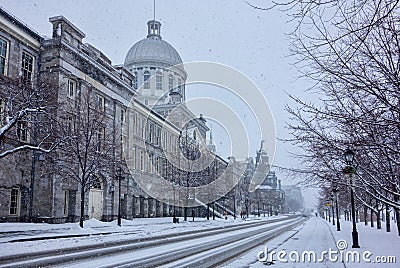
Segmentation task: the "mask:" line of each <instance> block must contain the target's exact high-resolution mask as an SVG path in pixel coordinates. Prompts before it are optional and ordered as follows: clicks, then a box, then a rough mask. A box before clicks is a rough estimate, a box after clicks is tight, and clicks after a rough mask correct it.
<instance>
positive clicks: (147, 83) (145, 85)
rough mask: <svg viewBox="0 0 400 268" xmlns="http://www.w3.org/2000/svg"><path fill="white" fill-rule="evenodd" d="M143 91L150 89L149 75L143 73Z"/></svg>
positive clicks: (146, 72)
mask: <svg viewBox="0 0 400 268" xmlns="http://www.w3.org/2000/svg"><path fill="white" fill-rule="evenodd" d="M144 89H150V73H149V72H148V71H145V72H144Z"/></svg>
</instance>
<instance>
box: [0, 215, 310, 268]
mask: <svg viewBox="0 0 400 268" xmlns="http://www.w3.org/2000/svg"><path fill="white" fill-rule="evenodd" d="M304 219H306V218H304V217H301V216H289V217H271V218H270V219H265V218H253V219H252V220H246V221H242V220H237V221H233V219H231V220H228V221H224V220H217V221H204V220H203V221H201V220H199V219H197V220H198V221H197V222H194V223H193V222H186V223H182V224H172V223H171V222H166V220H169V219H165V218H163V219H140V220H138V221H137V225H136V229H134V226H132V225H131V226H127V225H128V223H129V222H130V223H131V224H132V223H134V222H135V220H134V221H124V222H123V223H124V224H125V227H117V226H114V228H112V226H109V227H107V228H105V229H109V230H110V229H114V233H112V232H109V233H108V234H106V233H103V234H99V232H98V230H96V228H98V225H97V226H96V224H95V223H96V222H95V221H93V220H92V221H89V223H88V224H87V225H90V224H92V227H87V228H86V229H82V230H81V235H83V234H85V236H80V237H77V232H78V230H76V229H74V228H72V224H71V226H70V228H71V230H70V231H69V232H68V231H65V230H66V229H67V228H66V226H68V225H69V224H63V225H59V226H58V227H60V229H59V232H62V233H58V234H56V235H54V234H53V235H50V234H47V238H51V236H53V238H52V239H44V238H45V236H43V233H45V232H47V230H45V229H44V225H43V224H38V227H37V228H36V231H35V232H34V233H36V234H35V235H32V230H33V229H35V228H34V226H33V225H34V224H27V226H23V225H22V224H20V225H19V226H20V227H21V229H24V228H27V229H30V231H28V230H26V231H25V233H26V236H27V237H25V238H24V239H23V240H22V241H21V239H20V242H13V241H16V240H15V239H14V240H9V241H8V242H6V241H4V240H5V238H3V239H4V240H3V242H2V252H1V254H2V257H1V265H2V267H10V266H14V267H22V266H25V267H26V266H39V265H40V266H43V265H48V264H50V263H51V264H53V265H57V266H59V265H60V263H65V262H66V261H71V260H80V261H79V262H74V264H75V263H76V264H77V266H81V267H82V265H83V264H84V266H85V267H88V266H89V267H99V266H105V267H115V266H116V264H118V265H124V264H125V263H128V266H132V265H133V264H135V265H134V266H135V267H141V266H143V265H144V266H145V265H161V264H164V263H167V262H171V261H175V260H177V259H184V258H189V259H187V261H191V262H193V261H194V260H199V258H198V257H196V256H195V254H200V253H202V254H204V252H207V251H208V250H210V249H211V251H212V252H213V253H214V254H215V253H218V251H221V250H222V251H223V252H228V253H229V254H232V253H235V255H237V254H239V253H241V252H243V251H245V250H246V247H250V246H253V247H254V246H255V245H257V244H259V243H261V242H262V241H265V240H267V239H270V238H271V236H275V235H277V234H278V233H281V232H284V231H286V230H287V229H289V228H292V227H293V226H296V225H298V224H299V223H301V222H302V221H303V220H304ZM98 223H99V224H100V222H98ZM109 224H110V223H108V225H109ZM3 225H5V226H4V228H3V229H1V230H2V231H3V232H2V234H3V235H5V232H4V230H5V229H6V227H7V224H3ZM104 225H106V224H105V223H104ZM0 226H1V225H0ZM54 226H57V225H51V227H54ZM75 226H77V225H76V224H75ZM29 227H30V228H29ZM41 228H42V229H41ZM40 229H41V230H40ZM61 230H64V231H61ZM135 230H136V231H135ZM40 231H41V232H42V235H38V234H37V233H39V232H40ZM54 231H55V230H53V231H52V233H54ZM118 231H119V232H118ZM21 233H22V231H21ZM89 233H92V235H91V236H86V235H87V234H89ZM177 233H178V234H179V235H177ZM54 236H55V237H61V236H65V237H68V236H69V238H54ZM28 237H29V238H28ZM28 240H31V241H28ZM226 245H229V247H228V248H227V247H225V246H226ZM244 246H246V247H244ZM16 252H17V253H18V254H15V253H16ZM126 252H128V253H126ZM132 252H134V253H135V254H132ZM161 253H162V255H163V256H164V257H163V258H162V260H161V261H160V260H159V259H157V257H158V256H159V255H160V254H161ZM228 253H227V254H228ZM178 254H179V255H178ZM206 254H209V253H206ZM227 254H223V255H221V256H223V257H224V258H223V259H229V258H232V257H233V256H231V255H227ZM225 255H226V256H225ZM98 256H107V257H103V258H97V259H96V260H95V259H94V257H98ZM168 256H169V258H170V259H169V261H167V260H168V259H167V258H166V257H168ZM194 256H195V257H194ZM149 260H151V262H149ZM185 262H186V261H184V262H183V263H180V264H173V265H172V266H173V267H176V266H180V265H185V264H184V263H185ZM71 265H72V263H71V262H69V263H68V265H66V266H68V267H71ZM172 266H171V267H172Z"/></svg>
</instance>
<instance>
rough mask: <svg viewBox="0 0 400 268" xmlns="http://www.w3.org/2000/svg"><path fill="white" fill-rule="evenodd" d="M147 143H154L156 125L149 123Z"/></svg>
mask: <svg viewBox="0 0 400 268" xmlns="http://www.w3.org/2000/svg"><path fill="white" fill-rule="evenodd" d="M147 141H148V142H150V143H153V142H154V124H153V123H149V126H148V133H147Z"/></svg>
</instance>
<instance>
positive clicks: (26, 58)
mask: <svg viewBox="0 0 400 268" xmlns="http://www.w3.org/2000/svg"><path fill="white" fill-rule="evenodd" d="M21 71H22V77H23V79H24V81H32V74H33V56H32V55H31V54H29V53H27V52H25V51H23V52H22V65H21Z"/></svg>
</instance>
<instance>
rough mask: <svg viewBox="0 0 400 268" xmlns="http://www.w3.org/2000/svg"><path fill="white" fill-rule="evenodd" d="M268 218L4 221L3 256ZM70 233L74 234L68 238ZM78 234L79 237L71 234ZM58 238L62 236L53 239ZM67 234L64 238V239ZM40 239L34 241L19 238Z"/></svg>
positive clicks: (0, 241)
mask: <svg viewBox="0 0 400 268" xmlns="http://www.w3.org/2000/svg"><path fill="white" fill-rule="evenodd" d="M278 217H285V216H273V217H268V218H267V219H276V218H278ZM262 219H264V220H265V219H266V218H263V217H260V218H259V217H250V218H248V219H246V220H242V219H240V218H238V219H236V220H234V219H233V218H232V217H230V218H228V220H224V219H218V218H216V219H215V220H212V218H210V220H207V219H205V218H195V221H194V222H192V218H191V217H188V221H187V222H185V221H183V217H181V218H180V219H179V222H180V223H179V224H174V223H172V218H170V217H166V218H140V219H139V218H137V219H133V220H124V219H122V226H121V227H120V226H118V225H117V221H116V220H114V221H112V222H102V221H98V220H95V219H91V220H88V221H85V222H84V228H80V227H79V224H78V223H65V224H46V223H0V247H1V251H0V257H1V256H7V255H14V254H23V253H28V252H40V251H44V250H53V249H61V248H69V247H71V248H73V247H76V246H83V245H91V244H99V243H104V242H111V241H121V240H129V239H134V238H143V237H152V236H159V235H166V234H173V233H176V234H179V233H182V232H187V231H191V230H200V229H207V228H211V227H218V226H227V225H233V224H240V223H247V222H249V221H258V220H262ZM68 236H70V237H69V238H68ZM71 236H75V237H71ZM55 237H58V239H50V238H55ZM60 237H63V238H60ZM21 239H23V240H29V239H36V240H34V241H21V242H18V240H21Z"/></svg>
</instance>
